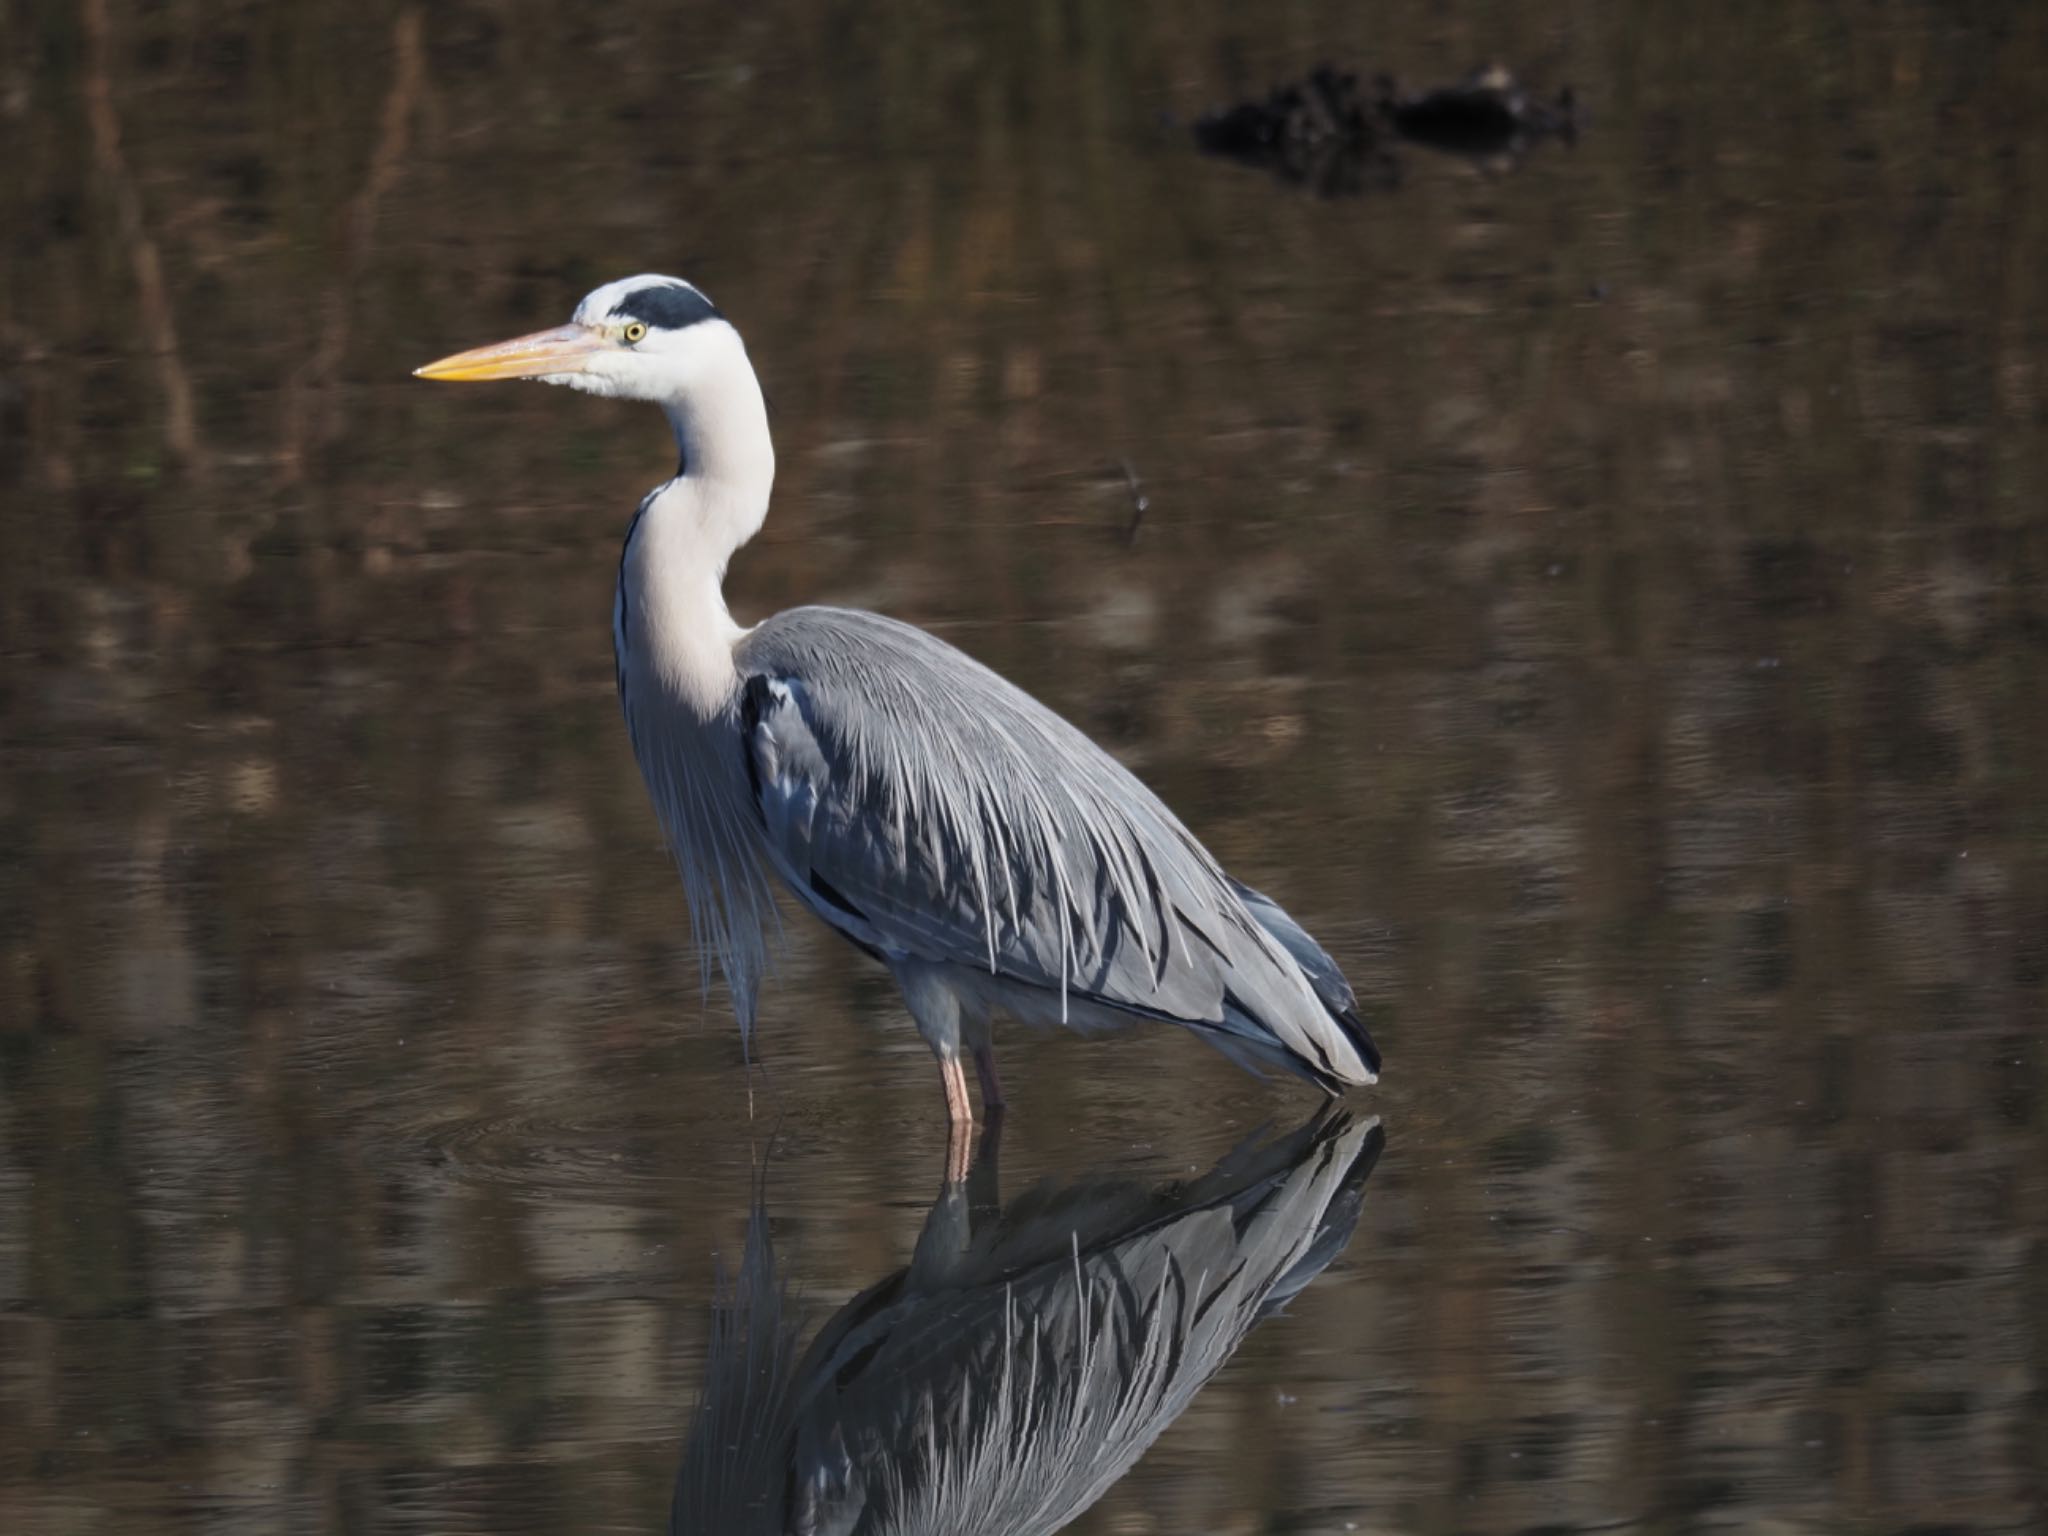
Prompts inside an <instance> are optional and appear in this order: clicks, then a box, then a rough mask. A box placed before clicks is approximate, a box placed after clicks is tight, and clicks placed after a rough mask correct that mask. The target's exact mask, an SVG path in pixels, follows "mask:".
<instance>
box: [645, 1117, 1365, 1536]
mask: <svg viewBox="0 0 2048 1536" xmlns="http://www.w3.org/2000/svg"><path fill="white" fill-rule="evenodd" d="M1000 1124H1001V1122H1000V1121H999V1120H996V1121H991V1122H990V1128H989V1130H988V1131H987V1133H986V1134H985V1135H984V1137H983V1143H982V1153H981V1157H980V1160H979V1162H978V1164H977V1165H976V1166H975V1167H974V1168H973V1169H972V1171H971V1172H970V1173H969V1174H968V1176H967V1178H966V1179H965V1180H964V1181H953V1182H948V1183H947V1185H946V1186H945V1188H944V1189H943V1190H942V1191H941V1192H940V1195H939V1199H938V1202H937V1203H936V1204H935V1205H934V1206H933V1207H932V1210H931V1213H930V1215H928V1216H927V1217H926V1218H925V1224H924V1231H923V1233H922V1234H921V1235H920V1236H919V1238H918V1242H917V1248H916V1251H915V1253H914V1255H913V1256H912V1258H911V1262H910V1265H909V1267H908V1268H907V1269H903V1270H900V1271H898V1272H897V1273H896V1274H893V1275H891V1276H889V1277H888V1278H887V1279H885V1280H882V1281H880V1282H879V1283H877V1284H875V1285H872V1286H870V1287H869V1288H868V1289H867V1290H865V1291H863V1292H861V1294H859V1295H858V1296H856V1297H854V1299H853V1300H851V1301H849V1302H848V1303H846V1305H845V1306H843V1307H841V1308H840V1309H839V1310H838V1311H837V1312H836V1313H834V1314H833V1315H832V1317H831V1318H830V1319H828V1320H827V1321H826V1323H825V1325H824V1326H823V1327H822V1328H820V1329H819V1330H818V1333H817V1336H816V1337H815V1338H813V1339H812V1340H811V1342H810V1345H809V1347H808V1348H806V1349H804V1350H803V1351H802V1352H801V1354H799V1352H798V1329H797V1328H796V1327H795V1326H794V1325H793V1323H792V1322H791V1321H790V1320H789V1318H788V1316H787V1314H786V1310H785V1306H786V1301H787V1294H786V1291H785V1288H784V1284H783V1282H782V1281H781V1280H780V1279H779V1278H778V1276H777V1275H776V1272H775V1263H774V1256H773V1253H772V1250H771V1249H770V1246H769V1243H768V1216H767V1212H766V1210H765V1209H763V1208H762V1206H761V1205H759V1204H758V1203H757V1204H756V1206H755V1209H754V1212H753V1218H752V1220H751V1221H750V1222H749V1223H748V1232H747V1248H746V1257H745V1259H744V1260H743V1262H742V1265H741V1269H740V1273H739V1275H738V1276H737V1277H736V1279H735V1281H734V1283H733V1285H732V1286H731V1288H730V1289H729V1290H728V1291H727V1292H726V1293H725V1294H724V1296H723V1297H722V1299H721V1302H720V1304H719V1306H718V1308H717V1310H716V1312H715V1314H714V1316H713V1319H712V1326H711V1336H710V1342H709V1344H708V1345H707V1347H706V1360H705V1366H704V1386H703V1390H702V1392H701V1393H700V1394H699V1399H698V1406H697V1412H696V1416H695V1419H694V1421H693V1423H692V1424H691V1427H690V1433H689V1437H688V1439H687V1441H686V1442H685V1446H684V1451H683V1460H682V1466H681V1468H680V1469H679V1470H678V1472H677V1475H676V1489H675V1500H674V1503H673V1506H672V1508H671V1511H670V1517H669V1529H670V1531H671V1532H674V1533H681V1532H697V1531H717V1532H720V1533H723V1536H751V1533H760V1536H773V1533H780V1532H785V1531H800V1532H804V1533H807V1536H828V1533H829V1536H855V1533H858V1536H884V1533H896V1532H902V1533H909V1532H913V1531H944V1532H947V1533H949V1536H980V1533H990V1536H993V1533H995V1532H1004V1533H1008V1536H1045V1533H1048V1532H1052V1531H1056V1530H1058V1529H1060V1528H1061V1527H1062V1526H1064V1525H1066V1524H1068V1523H1069V1522H1070V1521H1073V1520H1075V1519H1077V1518H1078V1517H1079V1516H1080V1515H1081V1513H1082V1512H1083V1511H1084V1510H1086V1509H1087V1508H1088V1507H1089V1506H1090V1505H1092V1504H1094V1503H1095V1502H1096V1500H1098V1499H1100V1498H1101V1497H1102V1495H1103V1494H1104V1493H1106V1492H1107V1491H1108V1490H1109V1487H1110V1485H1111V1484H1112V1483H1114V1482H1115V1481H1116V1480H1117V1479H1118V1478H1120V1477H1122V1476H1123V1475H1124V1474H1125V1473H1126V1472H1128V1471H1129V1470H1130V1469H1131V1467H1132V1466H1133V1464H1135V1463H1136V1462H1137V1460H1138V1458H1139V1457H1140V1456H1142V1455H1143V1454H1144V1452H1145V1450H1146V1448H1147V1447H1149V1446H1150V1445H1151V1444H1152V1442H1153V1441H1154V1440H1155V1439H1157V1438H1158V1436H1159V1435H1160V1433H1161V1432H1162V1431H1163V1430H1164V1429H1165V1428H1166V1427H1167V1426H1168V1425H1169V1424H1171V1423H1172V1422H1173V1421H1174V1420H1175V1419H1177V1418H1178V1417H1180V1415H1181V1413H1182V1412H1183V1411H1185V1409H1186V1408H1187V1406H1188V1404H1189V1402H1190V1401H1192V1400H1193V1398H1194V1396H1195V1394H1196V1393H1197V1392H1198V1391H1200V1390H1201V1388H1202V1387H1203V1386H1204V1385H1206V1384H1207V1382H1208V1381H1209V1379H1210V1378H1211V1377H1212V1376H1214V1375H1215V1374H1216V1372H1217V1371H1218V1370H1220V1369H1222V1367H1223V1365H1224V1363H1225V1362H1226V1361H1228V1360H1229V1359H1230V1357H1231V1355H1232V1354H1233V1353H1234V1352H1235V1351H1236V1349H1237V1346H1238V1344H1239V1343H1240V1342H1241V1341H1242V1340H1243V1339H1244V1336H1245V1335H1246V1334H1247V1333H1249V1332H1250V1331H1251V1329H1252V1328H1253V1327H1254V1326H1255V1325H1257V1324H1258V1323H1259V1322H1261V1321H1263V1320H1264V1319H1265V1318H1268V1317H1270V1316H1272V1315H1273V1314H1274V1313H1275V1312H1277V1311H1279V1310H1281V1309H1282V1308H1283V1307H1285V1306H1286V1305H1287V1303H1288V1302H1290V1301H1292V1300H1293V1299H1294V1297H1295V1295H1296V1294H1297V1293H1299V1292H1300V1290H1301V1289H1302V1288H1303V1287H1304V1286H1306V1285H1307V1284H1308V1283H1309V1282H1310V1281H1312V1280H1313V1279H1314V1278H1315V1277H1316V1276H1317V1275H1319V1274H1321V1273H1322V1271H1323V1270H1324V1269H1325V1268H1327V1267H1328V1265H1329V1264H1330V1261H1331V1260H1332V1259H1334V1258H1336V1256H1337V1255H1338V1254H1339V1253H1340V1252H1341V1251H1342V1250H1343V1248H1344V1246H1345V1244H1346V1243H1348V1242H1349V1241H1350V1240H1351V1234H1352V1231H1353V1229H1354V1228H1355V1227H1356V1226H1357V1224H1358V1214H1359V1209H1360V1206H1361V1205H1362V1203H1363V1200H1364V1189H1365V1180H1366V1176H1367V1175H1368V1174H1369V1173H1370V1172H1371V1171H1372V1166H1373V1164H1374V1162H1375V1161H1377V1159H1378V1157H1379V1152H1380V1148H1381V1146H1382V1145H1383V1143H1384V1140H1385V1138H1384V1137H1383V1136H1382V1135H1381V1133H1380V1129H1379V1122H1378V1121H1377V1120H1370V1121H1366V1122H1363V1123H1360V1122H1356V1121H1353V1120H1352V1119H1350V1117H1349V1116H1347V1115H1345V1114H1343V1113H1342V1112H1332V1111H1328V1110H1326V1111H1324V1112H1323V1113H1322V1114H1320V1115H1318V1116H1317V1117H1316V1118H1315V1119H1313V1120H1311V1121H1310V1122H1309V1123H1308V1124H1306V1125H1304V1126H1302V1127H1301V1128H1300V1129H1299V1130H1297V1131H1295V1132H1294V1133H1293V1134H1292V1135H1290V1136H1286V1137H1283V1138H1281V1139H1279V1140H1277V1141H1271V1142H1268V1143H1266V1144H1265V1145H1257V1144H1255V1143H1251V1142H1248V1143H1246V1144H1245V1145H1243V1146H1240V1147H1238V1148H1237V1149H1236V1150H1235V1151H1233V1152H1231V1153H1230V1154H1229V1155H1228V1156H1227V1157H1225V1158H1224V1159H1223V1161H1222V1162H1220V1163H1219V1164H1217V1166H1216V1167H1215V1168H1213V1169H1211V1170H1210V1171H1209V1172H1208V1173H1206V1174H1204V1175H1202V1176H1201V1177H1199V1178H1196V1179H1193V1180H1190V1181H1188V1182H1186V1183H1175V1184H1169V1185H1167V1186H1165V1187H1163V1188H1156V1189H1155V1188H1148V1187H1146V1186H1144V1185H1140V1184H1136V1183H1132V1182H1130V1181H1127V1180H1117V1179H1095V1180H1091V1181H1089V1182H1087V1183H1084V1184H1080V1185H1077V1186H1074V1187H1071V1188H1066V1189H1055V1188H1052V1187H1050V1186H1041V1187H1039V1188H1037V1189H1035V1190H1032V1191H1030V1192H1028V1193H1026V1194H1025V1195H1023V1196H1022V1197H1020V1198H1019V1199H1017V1200H1014V1201H1012V1202H1011V1203H1010V1204H1009V1205H1008V1206H1007V1207H1006V1208H1001V1209H999V1208H998V1205H997V1199H996V1189H995V1151H996V1144H997V1140H998V1138H999V1136H1000V1130H999V1127H1000Z"/></svg>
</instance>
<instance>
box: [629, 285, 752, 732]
mask: <svg viewBox="0 0 2048 1536" xmlns="http://www.w3.org/2000/svg"><path fill="white" fill-rule="evenodd" d="M685 334H686V335H687V336H688V339H689V341H690V343H691V345H690V349H689V356H688V365H687V367H686V368H679V369H678V371H677V384H676V388H675V389H674V391H673V392H672V393H668V394H665V395H664V396H663V397H662V398H661V399H660V402H659V403H660V405H661V407H662V409H663V411H664V412H666V413H667V416H668V420H669V426H670V428H671V429H672V430H673V431H674V432H675V437H676V447H677V449H678V451H679V453H680V454H681V458H682V463H681V466H680V468H679V469H678V471H677V474H676V477H675V478H674V479H673V480H670V481H669V482H668V483H667V484H666V485H662V486H659V487H657V488H656V489H655V490H654V491H653V492H652V493H651V494H650V495H649V496H648V497H647V499H646V500H645V501H643V502H642V503H641V504H640V511H639V512H638V514H637V515H636V516H635V517H634V519H633V526H632V528H631V529H630V530H629V531H628V533H627V535H626V548H625V553H624V554H623V555H622V556H621V558H620V562H619V596H618V604H617V608H616V611H615V613H614V621H615V622H614V636H613V638H614V642H615V644H616V645H617V647H618V653H619V654H618V660H619V677H620V682H621V685H622V686H624V687H627V688H629V689H630V687H631V686H632V684H634V683H636V682H637V683H640V684H642V685H643V686H653V687H656V688H659V689H660V690H661V691H662V692H664V693H666V694H668V695H670V696H672V697H673V698H675V699H676V700H677V702H679V703H681V704H683V705H684V706H685V707H686V708H687V709H688V710H689V711H690V712H691V713H692V714H694V715H695V716H696V717H697V718H698V719H699V720H701V721H705V722H709V721H710V720H712V719H714V718H716V717H717V716H719V715H721V714H722V713H723V712H724V710H725V709H726V707H727V706H728V705H729V704H730V702H731V700H732V696H733V693H734V691H735V689H736V688H737V686H738V682H739V676H738V673H737V671H736V669H735V667H734V664H733V646H734V645H735V644H736V643H737V642H738V640H739V638H740V637H741V636H742V635H743V634H745V633H746V631H745V630H743V629H742V628H741V627H740V626H739V625H737V624H735V623H734V622H733V618H732V614H731V613H730V612H729V611H728V610H727V608H726V606H725V593H724V582H725V568H726V564H727V562H728V561H730V560H731V559H732V555H733V551H734V550H736V549H738V548H739V547H740V546H741V545H742V544H745V543H746V542H747V540H749V539H751V538H752V537H753V536H754V535H755V534H756V533H757V532H759V531H760V528H761V523H762V520H763V519H764V518H766V516H767V515H768V496H769V492H770V491H771V490H772V488H773V486H774V483H775V448H774V445H773V443H772V442H771V441H770V439H769V436H768V409H767V405H766V403H765V402H764V401H763V400H762V398H761V385H760V382H759V380H757V379H756V378H755V376H754V369H753V365H752V364H750V363H749V362H748V361H747V354H746V348H745V347H744V346H743V345H741V342H740V339H739V333H738V332H736V331H734V330H733V329H732V327H731V326H729V325H727V324H725V322H723V321H722V320H721V321H712V322H709V323H707V324H705V325H702V326H693V327H691V330H690V331H689V332H688V333H685ZM629 705H630V699H629Z"/></svg>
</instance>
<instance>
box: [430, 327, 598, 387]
mask: <svg viewBox="0 0 2048 1536" xmlns="http://www.w3.org/2000/svg"><path fill="white" fill-rule="evenodd" d="M614 345H615V343H614V342H613V341H612V339H611V338H610V337H609V336H606V335H604V334H602V333H601V332H598V331H593V330H590V329H588V328H586V327H584V326H580V325H558V326H556V327H555V328H554V329H553V330H551V331H535V332H534V333H533V334H532V335H531V336H515V337H513V338H512V339H511V340H510V341H501V342H499V343H497V344H496V345H495V346H489V347H475V348H472V349H471V350H470V351H467V352H458V353H456V354H455V355H454V356H453V357H444V358H442V359H441V360H440V361H439V362H433V363H428V364H427V365H426V367H424V368H415V369H413V373H414V375H415V376H417V377H419V378H422V379H449V380H453V381H456V382H460V383H468V382H469V381H471V380H474V379H541V378H551V377H553V376H555V375H558V374H564V373H582V372H584V371H585V370H586V369H587V368H589V366H590V359H591V358H593V357H595V356H596V355H597V354H598V353H600V352H609V351H611V349H612V347H613V346H614Z"/></svg>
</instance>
